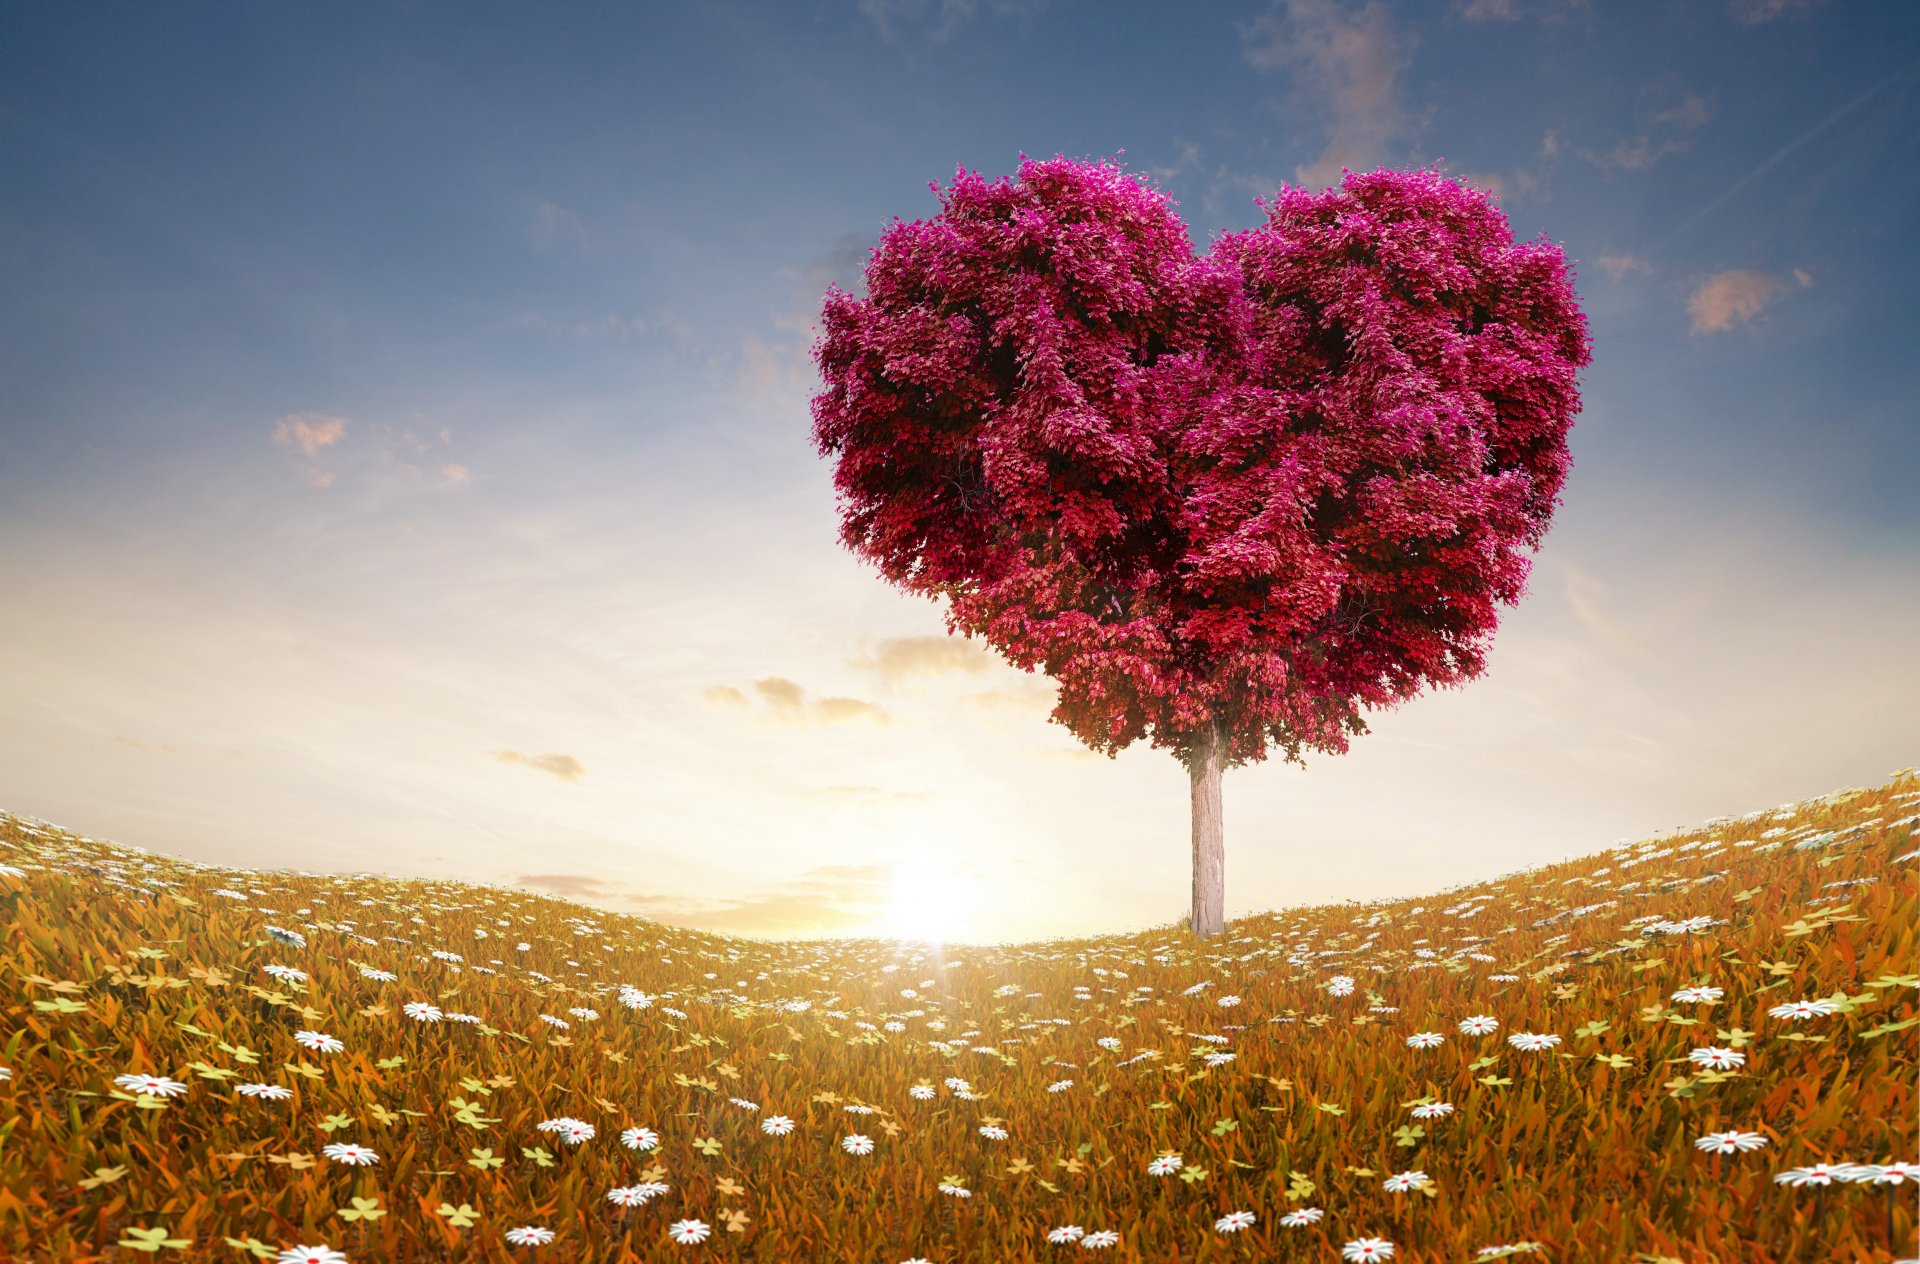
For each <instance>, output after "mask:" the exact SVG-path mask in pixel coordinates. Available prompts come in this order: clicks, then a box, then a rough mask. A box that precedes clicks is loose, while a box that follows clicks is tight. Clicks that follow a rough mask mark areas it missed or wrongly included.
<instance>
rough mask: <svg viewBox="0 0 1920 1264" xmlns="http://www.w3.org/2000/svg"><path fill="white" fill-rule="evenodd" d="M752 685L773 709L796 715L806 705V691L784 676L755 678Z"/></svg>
mask: <svg viewBox="0 0 1920 1264" xmlns="http://www.w3.org/2000/svg"><path fill="white" fill-rule="evenodd" d="M753 687H754V689H755V690H757V691H758V692H759V694H760V696H761V697H762V698H765V699H766V700H767V705H768V706H771V707H772V708H773V709H774V710H775V711H779V712H782V713H785V714H792V715H797V714H799V712H800V710H801V708H802V707H803V706H805V705H806V704H805V698H806V696H807V691H806V690H805V689H803V688H801V687H800V686H799V685H797V684H795V683H794V682H793V681H791V680H788V679H787V678H786V677H785V676H768V677H767V678H766V679H764V680H756V681H754V682H753Z"/></svg>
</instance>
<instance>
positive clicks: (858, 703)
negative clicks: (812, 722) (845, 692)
mask: <svg viewBox="0 0 1920 1264" xmlns="http://www.w3.org/2000/svg"><path fill="white" fill-rule="evenodd" d="M813 718H814V719H816V720H818V721H819V722H820V723H822V724H853V723H858V722H872V723H874V724H892V723H893V717H892V716H890V715H888V714H887V713H886V711H885V709H884V708H881V707H877V706H875V705H874V704H873V703H871V702H865V701H862V700H861V699H859V698H822V699H820V701H818V702H816V703H814V704H813Z"/></svg>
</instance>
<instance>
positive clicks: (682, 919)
mask: <svg viewBox="0 0 1920 1264" xmlns="http://www.w3.org/2000/svg"><path fill="white" fill-rule="evenodd" d="M890 874H891V871H890V870H889V869H888V868H887V866H885V865H878V864H862V865H821V866H817V867H815V868H812V869H808V870H806V871H805V872H803V873H801V874H800V875H799V876H797V877H795V878H794V879H792V880H791V881H789V882H786V883H783V884H781V885H779V886H776V887H773V888H772V889H770V890H768V891H765V892H762V893H759V894H756V895H749V896H746V897H744V898H739V899H721V900H694V899H688V898H685V897H682V896H652V895H636V896H629V897H627V901H628V903H630V904H633V905H634V906H636V907H637V908H638V909H639V910H640V912H641V914H642V915H643V916H646V917H652V918H655V919H657V920H659V921H663V922H667V923H669V924H672V925H677V926H694V927H698V928H700V929H702V930H718V931H732V932H736V933H737V932H745V933H748V934H756V935H791V934H801V935H806V934H833V933H836V932H846V931H850V930H857V929H860V928H863V927H866V926H869V925H871V924H872V923H873V921H874V920H875V919H876V918H877V917H878V916H879V915H880V914H881V912H882V911H883V910H884V908H885V906H886V902H887V882H888V878H889V877H890Z"/></svg>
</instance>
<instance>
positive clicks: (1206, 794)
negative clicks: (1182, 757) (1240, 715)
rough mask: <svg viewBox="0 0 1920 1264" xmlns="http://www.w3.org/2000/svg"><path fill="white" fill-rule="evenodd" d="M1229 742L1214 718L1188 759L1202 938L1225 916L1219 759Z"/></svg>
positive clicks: (1195, 921)
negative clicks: (1191, 789)
mask: <svg viewBox="0 0 1920 1264" xmlns="http://www.w3.org/2000/svg"><path fill="white" fill-rule="evenodd" d="M1225 745H1226V740H1225V734H1223V733H1222V732H1221V731H1220V722H1219V721H1218V720H1214V721H1212V722H1211V723H1209V724H1208V725H1207V727H1206V728H1204V729H1202V730H1200V732H1199V733H1198V734H1197V735H1196V744H1195V746H1194V748H1193V753H1192V754H1191V755H1190V756H1189V757H1188V760H1187V776H1188V778H1189V779H1190V781H1191V782H1192V788H1193V913H1192V915H1191V918H1190V921H1189V924H1190V925H1191V926H1192V928H1193V933H1194V934H1195V935H1198V936H1200V937H1202V938H1205V937H1207V936H1211V935H1218V934H1221V933H1222V932H1223V931H1225V930H1226V928H1227V919H1226V895H1227V889H1226V877H1227V874H1226V870H1227V857H1226V847H1225V844H1224V843H1223V841H1222V838H1221V830H1220V762H1221V751H1222V748H1223V747H1224V746H1225Z"/></svg>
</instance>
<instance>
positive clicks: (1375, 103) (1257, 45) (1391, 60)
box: [1236, 0, 1417, 188]
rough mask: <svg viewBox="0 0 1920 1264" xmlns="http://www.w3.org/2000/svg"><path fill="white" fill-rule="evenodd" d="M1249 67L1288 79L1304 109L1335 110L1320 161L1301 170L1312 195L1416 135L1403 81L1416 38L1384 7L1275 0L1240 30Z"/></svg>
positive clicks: (1376, 0) (1374, 1) (1373, 0)
mask: <svg viewBox="0 0 1920 1264" xmlns="http://www.w3.org/2000/svg"><path fill="white" fill-rule="evenodd" d="M1236 25H1237V27H1238V30H1239V33H1240V41H1241V46H1242V49H1243V51H1244V53H1245V56H1246V59H1247V61H1248V63H1249V64H1251V65H1252V66H1253V67H1254V68H1256V69H1259V70H1280V71H1285V72H1288V74H1289V75H1290V77H1291V80H1292V87H1293V90H1294V91H1293V99H1294V102H1295V104H1296V105H1297V106H1301V107H1310V106H1312V105H1314V104H1316V103H1324V104H1325V106H1326V107H1328V108H1330V111H1331V114H1330V117H1329V118H1328V120H1327V126H1326V131H1327V143H1326V147H1325V148H1324V149H1323V150H1322V151H1321V153H1320V156H1319V157H1318V158H1316V159H1314V161H1312V162H1310V163H1306V164H1303V165H1301V166H1298V167H1296V168H1295V169H1294V177H1295V180H1296V181H1297V182H1298V183H1299V184H1300V185H1303V186H1305V187H1308V188H1320V187H1323V186H1325V185H1330V184H1338V183H1339V182H1340V169H1341V168H1342V167H1343V166H1344V167H1349V168H1352V169H1354V170H1368V169H1370V168H1371V167H1373V166H1376V165H1378V164H1379V163H1381V162H1383V161H1385V160H1386V159H1387V158H1388V157H1389V148H1390V146H1391V145H1392V143H1393V142H1394V141H1395V140H1396V139H1397V138H1399V137H1400V136H1402V135H1404V134H1406V133H1407V132H1409V131H1411V130H1413V126H1414V125H1413V123H1412V121H1411V120H1410V118H1409V117H1408V114H1407V110H1406V106H1405V105H1404V104H1403V102H1402V100H1401V75H1402V73H1403V72H1405V71H1406V70H1407V69H1408V68H1409V67H1410V66H1411V65H1412V64H1413V49H1414V47H1415V45H1416V43H1417V39H1416V37H1415V36H1413V35H1412V34H1411V33H1410V32H1406V31H1403V30H1401V29H1400V27H1399V26H1398V25H1397V24H1396V23H1395V21H1394V18H1393V13H1392V11H1391V10H1390V9H1388V8H1387V6H1386V5H1384V4H1382V3H1380V0H1369V3H1367V4H1366V5H1365V6H1364V7H1359V8H1356V7H1352V6H1350V5H1347V4H1343V3H1339V2H1338V0H1276V2H1275V3H1274V5H1273V7H1272V8H1270V9H1269V10H1268V11H1267V12H1265V13H1263V14H1261V15H1260V16H1259V17H1257V18H1255V19H1254V20H1253V21H1252V22H1250V23H1246V24H1236Z"/></svg>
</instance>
